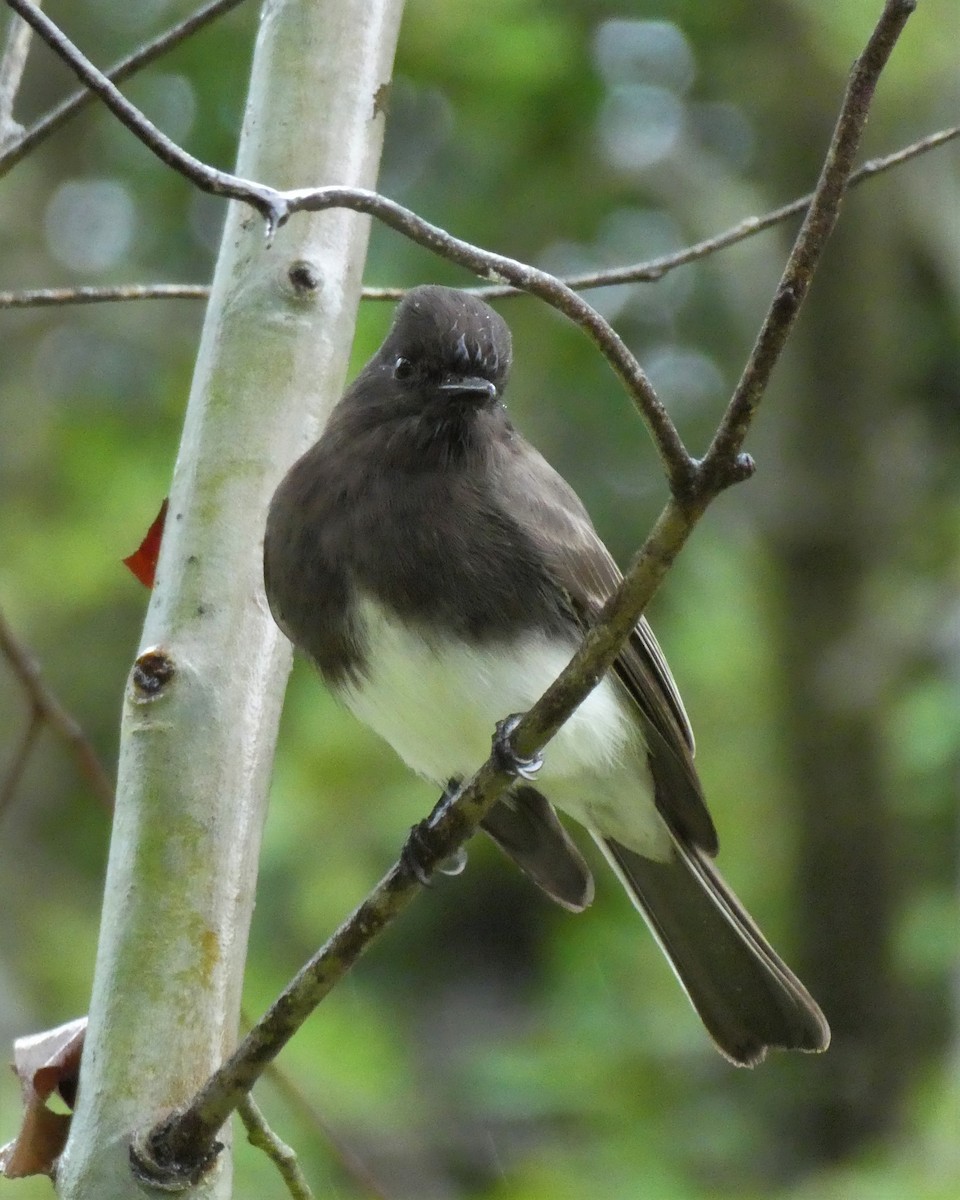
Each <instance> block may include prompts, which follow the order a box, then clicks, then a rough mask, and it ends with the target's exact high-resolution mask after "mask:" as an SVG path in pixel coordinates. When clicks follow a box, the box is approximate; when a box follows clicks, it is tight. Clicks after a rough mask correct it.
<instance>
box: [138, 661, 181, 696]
mask: <svg viewBox="0 0 960 1200" xmlns="http://www.w3.org/2000/svg"><path fill="white" fill-rule="evenodd" d="M176 673H177V669H176V667H175V666H174V665H173V660H172V659H171V658H170V656H169V655H168V654H167V652H166V651H165V650H160V649H158V648H154V649H151V650H144V652H143V653H142V654H141V655H140V657H139V658H138V659H137V661H136V662H135V663H134V664H133V671H132V673H131V676H130V678H131V681H132V683H133V690H134V693H135V694H136V697H137V699H138V700H156V699H158V698H159V697H160V695H161V693H162V692H163V691H164V690H165V688H166V686H167V684H168V683H169V682H170V680H171V679H173V677H174V676H175V675H176Z"/></svg>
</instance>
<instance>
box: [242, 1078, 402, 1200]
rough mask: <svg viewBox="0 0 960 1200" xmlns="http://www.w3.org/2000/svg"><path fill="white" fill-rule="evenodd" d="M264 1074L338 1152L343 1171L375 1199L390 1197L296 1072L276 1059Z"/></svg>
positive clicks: (336, 1152)
mask: <svg viewBox="0 0 960 1200" xmlns="http://www.w3.org/2000/svg"><path fill="white" fill-rule="evenodd" d="M264 1077H265V1078H267V1079H269V1080H270V1082H271V1083H272V1084H273V1086H274V1087H275V1088H276V1089H277V1091H278V1092H279V1093H280V1094H281V1096H283V1098H284V1099H285V1100H286V1101H287V1103H288V1104H289V1105H290V1106H291V1108H295V1109H296V1110H297V1111H298V1112H299V1113H300V1115H301V1116H302V1117H303V1118H304V1120H305V1121H307V1122H309V1124H311V1125H313V1126H314V1128H316V1129H317V1130H319V1132H320V1134H321V1135H322V1137H323V1140H324V1142H325V1143H326V1144H327V1145H328V1146H329V1147H330V1148H331V1149H332V1151H333V1153H334V1154H335V1155H336V1158H337V1161H338V1163H339V1164H340V1168H341V1170H342V1171H343V1172H344V1174H346V1175H349V1176H350V1177H351V1179H353V1181H354V1182H355V1183H357V1184H359V1185H360V1187H362V1188H363V1189H364V1190H365V1191H366V1192H368V1193H369V1195H370V1196H371V1198H372V1200H389V1197H388V1196H387V1193H386V1192H385V1191H384V1190H383V1188H382V1187H381V1186H380V1184H379V1183H378V1182H377V1181H376V1179H374V1177H373V1176H372V1175H371V1174H370V1172H369V1170H368V1169H367V1167H366V1165H365V1164H364V1163H362V1162H361V1161H360V1159H359V1158H358V1157H357V1156H356V1154H354V1152H353V1151H352V1150H351V1149H350V1147H349V1146H347V1145H345V1144H344V1142H343V1141H342V1140H341V1139H340V1137H339V1135H338V1134H336V1133H334V1132H333V1130H332V1129H331V1128H330V1126H329V1125H328V1124H327V1122H326V1120H325V1119H324V1117H323V1114H322V1113H321V1112H320V1111H319V1109H318V1108H317V1106H316V1105H315V1104H314V1103H313V1102H312V1101H311V1099H310V1097H309V1096H308V1095H307V1094H306V1092H304V1090H303V1089H302V1088H301V1087H300V1085H299V1084H298V1083H297V1081H296V1080H295V1079H294V1078H293V1076H291V1075H290V1074H288V1073H287V1072H286V1071H284V1070H283V1069H282V1068H281V1067H280V1066H278V1064H277V1063H275V1062H272V1063H270V1065H269V1066H268V1067H267V1069H266V1070H265V1072H264Z"/></svg>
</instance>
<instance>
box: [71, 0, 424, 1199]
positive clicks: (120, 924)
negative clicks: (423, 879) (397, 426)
mask: <svg viewBox="0 0 960 1200" xmlns="http://www.w3.org/2000/svg"><path fill="white" fill-rule="evenodd" d="M401 9H402V0H268V3H266V4H265V5H264V9H263V14H262V22H261V27H260V32H259V37H258V41H257V47H256V53H255V57H254V63H253V70H252V78H251V85H250V95H249V100H248V104H247V111H246V116H245V120H244V128H243V134H242V139H241V143H240V151H239V161H238V168H237V170H238V173H239V174H240V175H244V176H247V177H252V178H256V179H259V180H262V181H264V182H267V183H270V184H274V185H277V186H281V187H284V186H301V185H302V186H307V185H319V184H346V185H353V186H359V187H373V186H374V185H375V181H376V175H377V167H378V162H379V156H380V148H381V143H382V137H383V124H384V117H383V105H382V103H381V101H382V99H383V96H384V93H385V89H384V85H385V84H386V83H387V82H388V81H389V79H390V75H391V68H392V62H393V54H394V49H395V45H396V37H397V30H398V26H399V20H400V13H401ZM381 89H383V90H381ZM367 236H368V222H367V219H366V218H363V217H360V216H357V215H354V214H351V213H347V212H345V211H332V212H327V213H322V214H317V215H310V216H298V217H295V218H293V220H292V221H291V222H290V223H289V224H288V225H287V226H286V227H284V228H283V229H282V230H280V232H279V233H278V234H277V236H276V238H275V239H274V242H273V244H272V246H267V245H266V243H265V240H264V228H263V223H262V221H261V220H260V218H259V217H257V216H255V215H253V214H252V213H251V212H250V210H248V209H245V208H242V207H239V206H237V205H234V206H232V208H231V211H230V213H229V216H228V219H227V224H226V229H225V232H224V236H223V243H222V246H221V252H220V257H219V260H218V262H217V267H216V273H215V276H214V285H213V295H212V298H211V301H210V306H209V309H208V311H207V316H206V321H205V324H204V328H203V335H202V339H201V344H200V351H199V357H198V361H197V368H196V373H195V376H194V381H193V387H192V390H191V394H190V399H189V405H188V408H187V415H186V422H185V426H184V432H183V440H182V443H181V447H180V453H179V456H178V459H177V464H176V469H175V472H174V479H173V484H172V489H171V494H170V509H169V514H168V518H167V526H166V533H165V536H164V541H163V551H162V555H161V559H160V564H159V569H158V574H157V583H156V587H155V589H154V591H153V594H152V597H151V602H150V607H149V611H148V614H147V619H146V625H145V628H144V633H143V641H142V643H141V648H140V655H141V656H143V655H144V652H145V651H147V650H149V649H151V648H152V649H155V650H157V651H158V652H159V656H157V657H154V658H152V659H151V658H149V657H148V658H146V659H145V660H143V665H142V668H141V670H140V672H139V675H138V672H137V670H135V671H134V674H133V675H132V676H131V681H130V683H129V684H128V687H127V693H126V696H125V701H124V712H123V730H122V743H121V750H120V763H119V784H118V795H117V806H116V818H115V824H114V830H113V840H112V842H111V847H110V861H109V866H108V871H107V881H106V896H105V901H104V908H103V918H102V926H101V932H100V944H99V950H98V954H97V964H96V972H95V978H94V985H93V997H92V1001H91V1008H90V1027H89V1032H88V1038H87V1044H86V1049H85V1052H84V1062H83V1070H82V1075H81V1084H80V1096H79V1102H78V1106H77V1111H76V1114H75V1116H74V1120H73V1127H72V1131H71V1135H70V1140H69V1143H68V1145H67V1148H66V1150H65V1152H64V1155H63V1158H62V1160H61V1166H60V1171H59V1176H58V1180H57V1188H58V1193H59V1195H60V1196H61V1197H64V1198H68V1197H69V1198H70V1200H119V1198H121V1197H123V1198H132V1197H135V1196H136V1197H142V1195H143V1193H142V1192H141V1191H140V1190H139V1188H138V1187H137V1186H136V1184H135V1183H134V1180H133V1178H132V1176H131V1174H130V1169H129V1164H128V1145H129V1140H130V1137H131V1134H132V1133H133V1132H134V1131H136V1130H138V1129H144V1128H146V1127H149V1126H150V1125H151V1124H152V1123H153V1122H154V1121H155V1120H156V1119H157V1118H158V1117H160V1116H161V1115H163V1113H164V1112H165V1111H167V1110H168V1109H169V1108H171V1107H173V1106H176V1105H178V1104H180V1103H182V1102H184V1101H185V1100H187V1099H188V1098H189V1097H190V1095H191V1094H192V1093H193V1091H194V1090H195V1089H196V1087H197V1086H198V1085H199V1084H200V1083H201V1082H202V1080H203V1079H204V1078H205V1077H206V1076H207V1075H208V1074H209V1072H210V1071H211V1069H212V1068H214V1067H215V1066H216V1065H217V1064H218V1063H219V1062H220V1061H221V1059H222V1058H223V1056H224V1054H225V1053H226V1052H227V1051H228V1050H229V1049H230V1047H231V1046H232V1044H233V1042H234V1038H235V1034H236V1026H237V1017H238V1008H239V997H240V988H241V980H242V976H243V968H244V960H245V956H246V944H247V934H248V928H249V923H250V916H251V910H252V906H253V896H254V888H255V882H256V874H257V857H258V852H259V847H260V835H261V828H262V823H263V817H264V812H265V807H266V795H267V789H268V783H269V777H270V768H271V761H272V756H273V748H274V741H275V737H276V730H277V722H278V718H279V712H280V705H281V700H282V695H283V690H284V684H285V681H286V676H287V671H288V668H289V662H290V654H289V649H288V647H287V645H286V643H285V642H284V641H283V639H282V638H281V636H280V634H279V633H278V631H277V630H276V628H275V626H274V625H273V622H272V621H271V619H270V616H269V614H268V612H267V609H266V605H265V601H264V598H263V593H262V584H261V567H260V557H261V541H262V534H263V522H264V515H265V511H266V506H267V503H268V500H269V497H270V495H271V493H272V491H273V488H274V487H275V486H276V484H277V482H278V480H279V478H280V476H281V474H282V472H283V471H284V470H285V468H286V467H287V466H288V465H289V463H290V462H291V461H292V460H293V459H294V458H295V457H296V455H297V454H298V453H299V452H300V451H301V450H302V449H303V448H304V447H305V446H306V444H307V442H308V441H309V440H310V439H311V438H312V437H313V436H315V434H316V432H317V429H318V427H319V424H320V423H321V421H322V420H323V418H324V415H325V414H326V413H327V411H328V410H329V408H330V405H331V404H332V402H333V400H334V399H335V397H336V396H337V395H338V394H339V392H340V390H341V388H342V384H343V379H344V375H345V372H346V367H347V360H348V354H349V350H350V344H351V338H352V331H353V323H354V319H355V315H356V306H357V302H358V298H359V288H360V277H361V271H362V266H363V261H364V255H365V251H366V245H367ZM171 672H172V673H171ZM151 689H156V690H155V691H151ZM231 1183H232V1179H231V1169H230V1158H229V1153H224V1154H222V1155H221V1156H220V1160H219V1163H218V1165H217V1166H216V1168H215V1169H214V1170H213V1171H212V1172H211V1173H210V1175H209V1176H208V1177H207V1178H206V1179H205V1180H204V1181H203V1182H202V1183H201V1184H200V1185H199V1186H198V1187H197V1188H195V1189H194V1190H193V1191H191V1192H190V1193H189V1194H190V1195H191V1196H196V1197H201V1196H202V1197H204V1198H208V1197H209V1198H212V1197H217V1198H222V1197H227V1196H229V1195H230V1193H231Z"/></svg>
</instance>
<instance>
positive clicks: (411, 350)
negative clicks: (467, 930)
mask: <svg viewBox="0 0 960 1200" xmlns="http://www.w3.org/2000/svg"><path fill="white" fill-rule="evenodd" d="M510 360H511V344H510V331H509V329H508V328H507V326H506V324H505V323H504V321H503V320H502V319H501V318H500V317H499V316H498V315H497V314H496V313H495V312H494V311H493V310H492V309H491V308H489V307H488V306H487V305H486V304H484V303H482V301H480V300H478V299H476V298H475V297H472V296H470V295H467V294H466V293H464V292H458V291H454V290H452V289H450V288H442V287H420V288H416V289H415V290H414V291H412V292H410V294H409V295H408V296H407V297H406V299H405V300H404V301H403V302H402V303H401V304H400V306H399V308H398V309H397V314H396V318H395V320H394V323H393V327H392V329H391V330H390V333H389V334H388V336H387V339H386V341H385V342H384V343H383V345H382V346H381V347H380V349H379V350H378V351H377V353H376V354H375V355H374V357H373V358H372V359H371V360H370V362H369V363H367V365H366V366H365V367H364V368H363V370H362V371H361V372H360V374H359V375H358V376H357V378H356V380H355V381H354V383H353V385H352V386H351V387H350V388H349V389H348V391H347V392H346V394H345V395H344V397H343V399H342V400H341V401H340V402H339V404H338V405H337V406H336V408H335V409H334V410H333V412H332V413H331V415H330V420H329V422H328V423H327V426H326V428H325V430H324V432H323V435H322V436H321V438H320V440H319V441H318V442H317V443H316V445H315V446H313V448H312V449H311V450H309V451H307V453H306V454H305V455H304V456H303V457H302V458H301V459H300V460H299V461H298V462H297V463H295V464H294V466H293V467H292V468H291V469H290V471H289V473H288V474H287V476H286V478H285V479H284V480H283V482H282V483H281V484H280V487H279V488H278V489H277V492H276V495H275V496H274V497H273V502H272V503H271V506H270V513H269V517H268V519H267V530H266V539H265V543H264V575H265V580H266V591H267V597H268V598H269V601H270V607H271V609H272V611H273V615H274V617H275V618H276V620H277V623H278V624H279V625H280V628H281V629H282V630H283V631H284V633H286V635H287V636H288V637H289V638H290V640H291V641H293V642H294V643H295V644H296V645H297V646H299V647H300V649H301V650H303V651H304V652H305V653H306V654H308V655H309V656H310V657H311V658H312V659H313V661H314V662H315V663H316V664H317V666H318V667H319V668H320V671H321V674H322V675H323V677H324V679H325V681H326V682H327V684H328V685H329V687H330V688H332V690H333V691H334V692H335V693H336V695H337V696H339V697H340V699H341V700H342V701H343V702H344V703H345V704H346V705H347V706H348V708H350V709H351V710H352V711H353V712H354V713H355V714H356V716H358V717H359V718H360V720H362V721H364V722H365V723H366V724H367V725H369V726H370V727H371V728H372V729H374V730H375V731H376V732H377V733H379V734H380V735H381V736H382V737H383V738H385V739H386V740H387V741H388V742H389V743H390V745H391V746H392V747H393V748H394V750H396V752H397V753H398V754H399V755H400V757H401V758H402V759H403V760H404V761H405V762H406V763H407V764H408V765H409V766H410V767H412V768H413V770H415V771H417V772H418V773H419V774H420V775H422V776H424V777H425V778H426V779H428V780H430V782H431V783H433V784H435V785H437V786H440V787H443V786H446V785H448V784H449V782H451V781H456V780H459V779H461V778H463V777H466V776H469V775H470V774H472V773H473V771H474V770H476V768H477V767H478V766H479V765H480V763H481V762H483V760H484V759H485V758H486V757H487V755H488V753H489V746H490V737H491V733H492V731H493V729H494V727H495V725H496V724H497V722H498V720H499V719H501V718H503V717H504V716H505V715H506V714H508V713H513V712H518V711H523V710H526V709H528V708H529V707H530V706H531V705H532V704H533V702H534V701H535V700H536V699H537V698H538V697H539V696H540V694H541V693H542V692H543V691H544V690H545V689H546V687H547V685H548V684H549V683H550V682H551V681H552V680H553V679H554V678H555V677H556V675H558V674H559V672H560V670H561V669H562V668H563V666H564V665H565V664H566V663H567V661H568V660H569V658H570V656H571V655H572V653H573V651H574V649H575V647H576V645H577V643H578V640H579V639H580V637H581V635H582V633H583V631H584V629H585V628H586V627H587V626H588V625H589V623H590V621H591V619H592V618H593V617H594V616H595V614H596V613H597V611H598V610H599V608H600V606H601V605H602V604H603V602H604V600H605V599H606V598H607V597H608V596H609V595H610V593H611V591H612V590H613V589H614V587H615V586H616V585H617V583H618V581H619V579H620V573H619V571H618V570H617V567H616V565H615V563H614V561H613V559H612V558H611V557H610V555H609V553H608V552H607V550H606V548H605V546H604V545H603V543H602V542H601V541H600V538H599V537H598V536H597V534H596V532H595V530H594V528H593V525H592V524H591V522H590V518H589V517H588V516H587V513H586V510H585V509H584V507H583V505H582V504H581V503H580V501H579V499H578V498H577V496H576V495H575V494H574V492H573V491H572V489H571V488H570V487H569V486H568V485H567V484H566V483H565V482H564V480H563V479H561V478H560V476H559V475H558V474H557V473H556V472H555V471H554V470H553V469H552V467H550V466H549V464H548V463H547V462H546V461H545V460H544V459H543V458H542V457H541V456H540V455H539V454H538V453H537V451H536V450H534V449H533V447H532V446H530V445H529V444H528V443H527V442H525V441H524V440H523V438H522V437H521V436H520V435H519V434H518V433H517V432H516V430H515V429H514V428H513V426H512V425H511V423H510V421H509V419H508V418H507V414H506V411H505V409H504V407H503V404H502V402H501V397H502V394H503V389H504V385H505V383H506V380H507V374H508V371H509V368H510ZM693 750H694V747H693V734H692V732H691V729H690V724H689V721H688V719H687V715H686V712H685V711H684V707H683V702H682V700H681V699H680V695H679V692H678V691H677V687H676V684H675V683H674V681H673V677H672V675H671V674H670V668H669V667H668V666H667V663H666V660H665V658H664V656H663V653H662V652H661V650H660V647H659V646H658V645H657V641H656V638H655V637H654V636H653V632H652V631H651V629H650V626H649V625H648V624H647V622H646V621H645V620H641V621H640V622H639V623H638V624H637V626H636V628H635V630H634V631H633V634H632V635H631V637H630V640H629V642H628V643H627V644H626V646H624V648H623V650H622V651H621V652H620V655H619V657H618V658H617V661H616V664H615V666H614V669H613V670H612V671H611V672H610V673H609V674H608V675H607V676H606V677H605V678H604V679H603V680H602V681H601V683H600V684H599V686H598V687H597V688H596V689H595V690H594V691H593V692H592V693H591V695H590V696H589V697H588V698H587V699H586V700H585V701H584V703H583V704H582V705H581V706H580V708H579V709H578V710H577V712H575V713H574V715H573V716H572V717H571V718H570V720H569V721H568V722H567V723H566V725H565V726H564V727H563V728H562V729H561V730H560V732H559V733H558V734H557V735H556V737H555V738H554V739H553V741H552V742H551V743H550V745H549V746H548V747H547V751H546V757H545V763H544V766H543V769H542V772H541V773H540V774H539V775H538V777H537V786H536V787H534V786H533V785H532V783H531V782H529V781H528V780H526V779H523V778H519V777H518V781H517V783H516V784H515V785H514V786H512V787H511V788H510V789H509V790H508V791H507V792H506V793H505V795H504V796H503V797H502V798H501V799H500V800H499V801H498V803H497V804H495V805H494V807H493V810H492V811H491V813H490V814H489V816H488V817H487V818H486V820H485V821H484V822H483V828H484V829H485V830H486V832H487V833H488V834H489V835H490V836H491V837H492V838H493V840H494V841H495V842H496V843H497V844H498V845H499V846H500V847H501V848H502V849H503V850H504V851H505V852H506V853H507V854H508V855H509V856H510V857H511V858H512V859H514V860H515V861H516V862H517V864H518V865H519V866H520V867H521V868H522V869H523V870H524V871H525V872H526V873H527V874H528V875H529V876H530V877H531V878H532V879H533V880H534V881H535V882H536V883H537V884H538V885H539V886H540V887H541V888H542V889H543V890H544V891H545V892H546V893H547V894H548V895H550V896H551V897H552V898H553V899H554V900H556V901H558V902H559V903H560V904H562V905H564V906H565V907H566V908H569V909H573V910H574V911H579V910H581V909H583V908H585V907H586V906H587V905H588V904H589V903H590V901H591V900H592V898H593V879H592V877H591V875H590V871H589V869H588V867H587V865H586V863H585V861H584V859H583V857H582V856H581V854H580V852H579V850H578V849H577V848H576V846H575V845H574V843H573V841H572V840H571V838H570V837H569V835H568V834H567V832H566V831H565V829H564V828H563V826H562V825H561V824H560V821H559V819H558V818H557V815H556V813H555V811H554V809H553V804H552V803H551V802H553V803H556V804H557V805H559V807H560V808H562V809H563V810H564V811H565V812H567V813H569V814H570V816H572V817H574V818H575V819H576V820H577V821H579V822H580V824H582V825H585V826H586V827H587V829H589V831H590V833H591V834H592V835H593V837H594V838H595V839H596V841H597V843H598V844H599V846H600V848H601V850H602V851H603V853H604V855H605V856H606V858H607V860H608V861H609V863H610V865H611V866H612V867H613V869H614V871H615V872H616V874H617V875H618V877H619V879H620V881H621V883H622V884H623V885H624V887H625V888H626V889H627V891H628V892H629V894H630V897H631V899H632V900H633V902H634V904H635V905H636V906H637V908H638V909H639V910H640V912H641V914H642V915H643V916H644V918H645V919H646V921H647V924H648V925H649V926H650V929H651V931H652V932H653V935H654V937H655V938H656V939H657V941H658V942H659V944H660V947H661V949H662V950H663V952H664V953H665V954H666V956H667V958H668V959H669V961H670V964H671V966H672V967H673V970H674V972H675V973H676V975H677V977H678V979H679V980H680V983H681V984H682V986H683V988H684V990H685V991H686V993H687V995H688V996H689V998H690V1000H691V1001H692V1003H693V1006H694V1008H695V1009H696V1010H697V1012H698V1013H699V1014H700V1017H701V1019H702V1020H703V1023H704V1025H705V1026H706V1028H707V1030H708V1031H709V1033H710V1035H711V1037H712V1038H713V1039H714V1041H715V1042H716V1044H717V1046H718V1047H719V1048H720V1050H721V1052H722V1053H723V1054H725V1055H726V1056H727V1057H728V1058H729V1059H730V1060H731V1061H733V1062H734V1063H738V1064H741V1065H744V1066H752V1065H753V1064H755V1063H758V1062H759V1061H760V1060H761V1059H762V1058H763V1056H764V1054H765V1052H766V1050H767V1048H768V1047H770V1046H778V1047H784V1048H787V1049H796V1050H824V1049H825V1048H826V1047H827V1045H828V1043H829V1040H830V1031H829V1028H828V1026H827V1023H826V1021H825V1020H824V1017H823V1014H822V1013H821V1012H820V1009H819V1008H818V1007H817V1005H816V1003H815V1002H814V1001H813V999H812V998H811V997H810V995H809V994H808V993H807V991H806V989H805V988H804V987H803V985H802V984H801V983H800V981H799V980H798V979H797V978H796V976H794V975H793V974H792V973H791V971H790V970H789V968H788V967H787V966H785V964H784V963H783V962H782V961H781V959H780V958H779V957H778V956H777V955H776V953H775V952H774V951H773V949H772V948H771V947H770V945H769V944H768V943H767V941H766V940H765V939H764V937H763V935H762V934H761V932H760V930H759V929H758V928H757V926H756V925H755V924H754V922H753V921H752V919H751V918H750V916H749V915H748V914H747V913H746V911H745V910H744V908H743V906H742V905H741V904H740V902H739V901H738V900H737V898H736V896H734V894H733V892H731V890H730V889H729V888H728V887H727V885H726V884H725V883H724V882H723V880H722V879H721V878H720V876H719V875H718V874H717V872H716V870H715V869H714V867H713V865H712V863H711V862H710V859H711V857H712V856H713V855H715V854H716V851H717V835H716V830H715V829H714V825H713V821H712V820H711V818H710V814H709V812H708V811H707V807H706V804H705V802H704V798H703V792H702V790H701V786H700V781H699V779H698V778H697V773H696V770H695V768H694V764H693ZM548 796H549V800H548V799H547V797H548Z"/></svg>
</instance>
